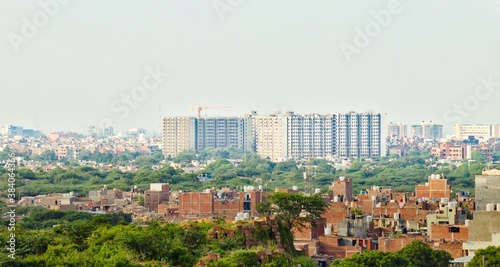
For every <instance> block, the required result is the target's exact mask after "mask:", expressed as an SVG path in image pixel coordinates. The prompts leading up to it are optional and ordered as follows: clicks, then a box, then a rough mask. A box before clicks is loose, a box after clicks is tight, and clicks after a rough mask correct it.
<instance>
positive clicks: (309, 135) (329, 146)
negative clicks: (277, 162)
mask: <svg viewBox="0 0 500 267" xmlns="http://www.w3.org/2000/svg"><path fill="white" fill-rule="evenodd" d="M285 123H286V157H287V158H292V159H307V158H325V157H328V156H334V155H335V154H336V152H337V138H336V136H337V133H336V128H337V125H336V123H337V116H336V115H334V114H329V115H319V114H311V115H296V114H294V113H293V112H289V113H287V114H286V122H285Z"/></svg>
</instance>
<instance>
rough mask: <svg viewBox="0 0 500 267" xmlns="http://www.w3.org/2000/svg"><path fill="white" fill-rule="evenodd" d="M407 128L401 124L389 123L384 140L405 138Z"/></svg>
mask: <svg viewBox="0 0 500 267" xmlns="http://www.w3.org/2000/svg"><path fill="white" fill-rule="evenodd" d="M407 132H408V126H407V125H406V124H402V123H392V122H391V123H389V124H387V136H386V139H401V138H403V137H406V136H407Z"/></svg>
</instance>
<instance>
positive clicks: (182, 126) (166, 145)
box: [163, 117, 196, 157]
mask: <svg viewBox="0 0 500 267" xmlns="http://www.w3.org/2000/svg"><path fill="white" fill-rule="evenodd" d="M195 129H196V119H195V118H190V117H166V118H163V155H164V156H165V157H168V156H171V157H176V156H177V155H178V154H179V153H181V152H183V151H187V150H195V149H196V132H195Z"/></svg>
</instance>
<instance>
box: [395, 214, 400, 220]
mask: <svg viewBox="0 0 500 267" xmlns="http://www.w3.org/2000/svg"><path fill="white" fill-rule="evenodd" d="M394 219H395V220H399V213H398V212H394Z"/></svg>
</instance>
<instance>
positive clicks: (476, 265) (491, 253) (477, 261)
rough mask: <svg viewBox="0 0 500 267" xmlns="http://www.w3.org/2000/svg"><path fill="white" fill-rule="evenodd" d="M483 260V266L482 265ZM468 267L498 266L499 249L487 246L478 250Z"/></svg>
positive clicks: (499, 259)
mask: <svg viewBox="0 0 500 267" xmlns="http://www.w3.org/2000/svg"><path fill="white" fill-rule="evenodd" d="M483 258H484V264H483ZM467 266H469V267H481V266H492V267H499V266H500V247H494V246H489V247H487V248H485V249H480V250H478V251H476V253H475V254H474V258H472V260H471V261H470V262H469V263H468V264H467Z"/></svg>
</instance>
